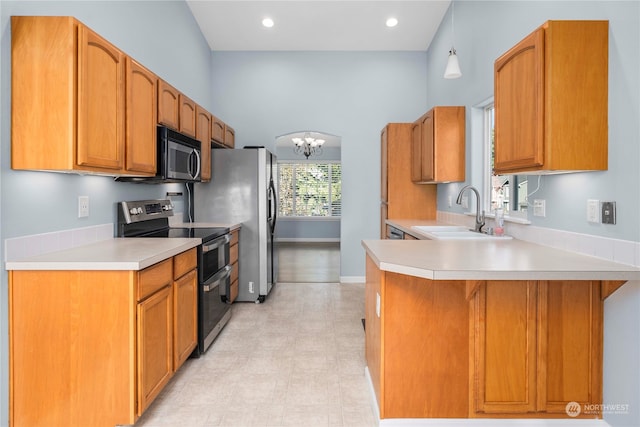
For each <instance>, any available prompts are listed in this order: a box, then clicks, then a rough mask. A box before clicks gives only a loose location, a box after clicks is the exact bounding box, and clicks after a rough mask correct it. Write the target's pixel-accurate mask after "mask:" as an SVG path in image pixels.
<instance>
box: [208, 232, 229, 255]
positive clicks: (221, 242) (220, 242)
mask: <svg viewBox="0 0 640 427" xmlns="http://www.w3.org/2000/svg"><path fill="white" fill-rule="evenodd" d="M230 241H231V237H229V235H228V234H225V235H224V236H222V237H218V238H217V239H215V240H214V241H213V242H211V244H209V245H202V252H209V251H211V250H213V249H216V248H219V247H220V246H222V245H226V244H227V243H229V242H230Z"/></svg>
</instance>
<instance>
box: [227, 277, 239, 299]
mask: <svg viewBox="0 0 640 427" xmlns="http://www.w3.org/2000/svg"><path fill="white" fill-rule="evenodd" d="M236 298H238V281H237V280H236V281H235V282H233V283H232V284H231V286H230V287H229V302H234V301H235V300H236Z"/></svg>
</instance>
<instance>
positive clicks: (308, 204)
mask: <svg viewBox="0 0 640 427" xmlns="http://www.w3.org/2000/svg"><path fill="white" fill-rule="evenodd" d="M276 156H277V157H278V199H279V204H278V205H279V208H278V216H279V219H278V226H277V227H276V243H277V245H278V252H279V256H278V258H279V268H278V281H279V282H294V283H298V282H299V283H336V282H339V281H340V218H341V211H342V209H341V206H342V164H341V138H340V137H339V136H336V135H331V134H329V133H326V132H320V131H297V132H290V133H287V134H284V135H280V136H278V137H276Z"/></svg>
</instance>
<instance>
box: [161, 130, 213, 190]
mask: <svg viewBox="0 0 640 427" xmlns="http://www.w3.org/2000/svg"><path fill="white" fill-rule="evenodd" d="M201 159H202V157H201V153H200V141H197V140H195V139H193V138H190V137H188V136H186V135H183V134H181V133H178V132H176V131H174V130H172V129H169V128H167V127H164V126H158V174H157V175H158V176H157V178H159V179H161V180H163V181H165V182H193V181H200V180H201V179H200V173H201V170H202V168H201Z"/></svg>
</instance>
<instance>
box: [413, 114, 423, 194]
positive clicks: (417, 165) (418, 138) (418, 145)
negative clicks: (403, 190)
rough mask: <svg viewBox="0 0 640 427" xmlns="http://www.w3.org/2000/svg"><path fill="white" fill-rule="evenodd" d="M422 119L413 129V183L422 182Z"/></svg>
mask: <svg viewBox="0 0 640 427" xmlns="http://www.w3.org/2000/svg"><path fill="white" fill-rule="evenodd" d="M421 122H422V119H419V120H417V121H416V122H415V123H414V124H413V126H412V127H411V181H413V182H420V181H421V180H422V161H421V159H422V126H421V125H420V124H421Z"/></svg>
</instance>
